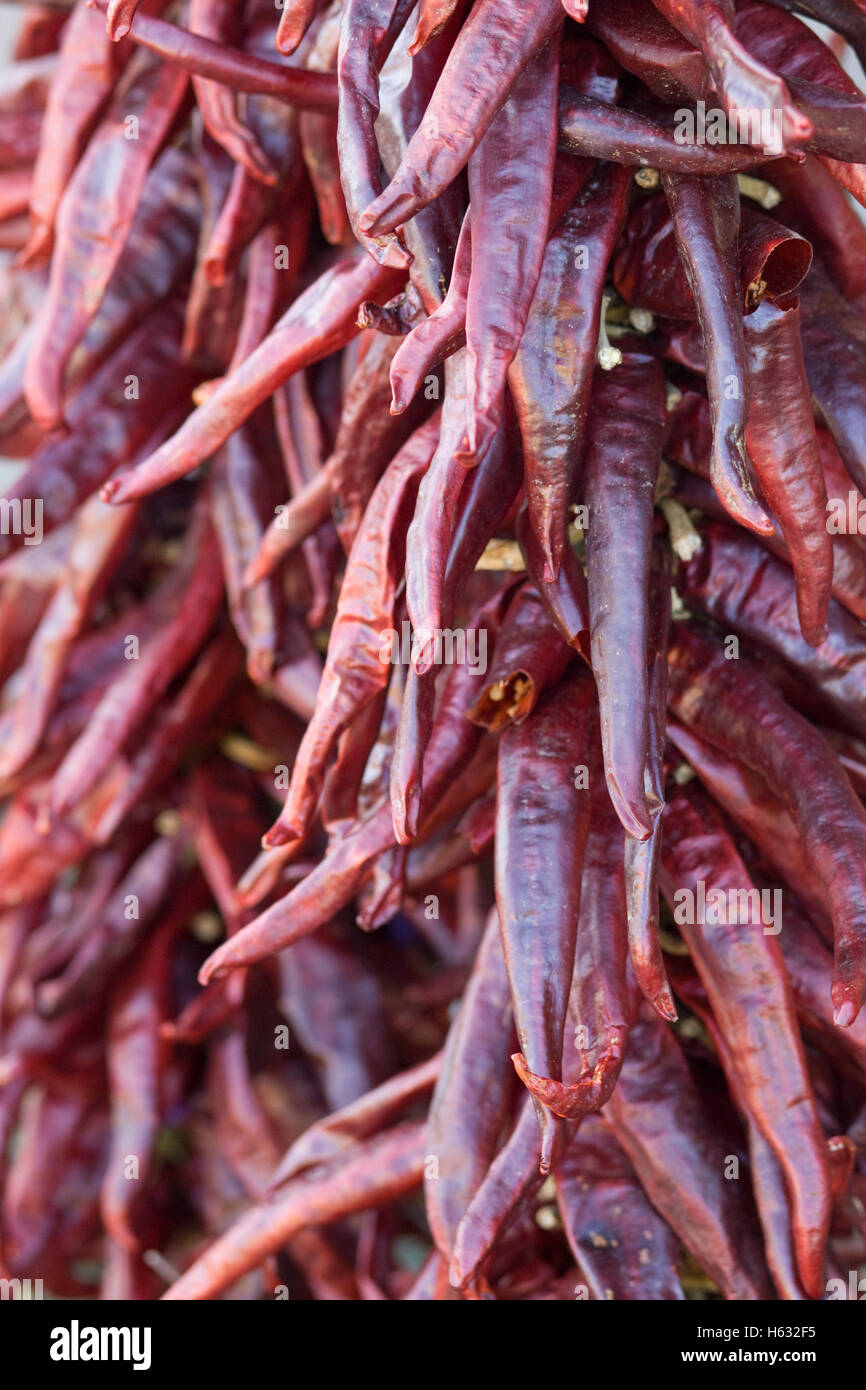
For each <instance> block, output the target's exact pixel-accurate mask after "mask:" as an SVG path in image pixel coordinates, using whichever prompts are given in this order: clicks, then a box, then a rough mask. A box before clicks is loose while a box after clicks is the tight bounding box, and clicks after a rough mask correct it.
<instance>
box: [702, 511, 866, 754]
mask: <svg viewBox="0 0 866 1390" xmlns="http://www.w3.org/2000/svg"><path fill="white" fill-rule="evenodd" d="M701 539H702V542H703V545H702V548H701V551H700V552H699V553H698V554H697V555H696V556H694V557H693V558H692V559H691V560H690V561H688V563H687V564H685V565H683V567H682V569H681V571H680V574H679V576H678V580H677V584H678V587H679V588H680V589H681V592H682V594H683V597H684V598H685V599H686V602H687V603H690V604H691V603H694V604H695V606H696V607H699V608H701V609H702V610H703V612H705V613H707V614H708V615H709V616H710V617H711V618H713V619H714V620H715V621H716V622H717V623H718V624H719V625H720V627H722V628H723V629H725V630H726V631H730V630H734V631H736V632H738V633H739V634H740V635H741V636H742V637H744V638H745V639H746V640H747V641H748V642H749V643H750V644H753V645H754V647H755V648H757V649H760V648H762V647H763V648H765V649H766V650H767V651H770V652H772V653H773V654H774V655H776V656H778V657H780V658H781V659H782V660H783V661H785V662H787V663H788V664H789V665H790V666H791V667H792V668H793V669H794V671H795V672H796V676H797V680H798V681H801V682H803V683H804V685H805V686H806V687H807V688H809V689H810V690H812V691H814V693H815V694H816V695H817V696H819V697H820V699H821V701H822V703H823V704H825V705H826V706H827V708H828V710H831V711H832V713H833V718H834V719H835V720H838V721H839V723H840V725H841V726H842V727H843V728H848V729H849V730H850V731H851V732H852V733H855V734H860V735H861V736H866V640H864V634H863V631H862V625H861V624H860V623H858V621H857V619H856V618H852V617H851V615H850V613H846V611H845V610H844V609H843V608H841V607H839V605H838V604H836V603H835V602H834V603H832V604H831V605H830V607H829V612H828V617H829V622H828V623H827V624H826V625H825V636H824V640H823V641H822V642H821V643H820V645H816V646H814V647H811V648H810V647H808V646H807V644H806V642H805V639H804V638H803V637H802V636H801V635H800V629H799V625H798V606H797V604H796V600H795V595H794V586H793V584H792V582H791V574H790V571H789V570H788V568H787V567H786V566H785V565H783V564H782V562H781V561H780V560H776V559H775V558H774V557H773V556H772V555H769V554H768V553H767V551H766V550H764V549H763V547H762V546H759V545H758V544H757V543H754V542H753V541H752V540H751V538H750V537H748V536H743V535H741V534H739V533H738V532H737V531H735V530H734V529H733V528H732V527H727V526H723V525H721V524H719V523H718V522H711V523H709V525H707V526H706V527H705V528H702V530H701Z"/></svg>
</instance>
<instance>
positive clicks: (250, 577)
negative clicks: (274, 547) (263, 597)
mask: <svg viewBox="0 0 866 1390" xmlns="http://www.w3.org/2000/svg"><path fill="white" fill-rule="evenodd" d="M266 574H267V569H266V568H265V560H264V558H263V556H262V553H261V551H259V553H258V555H254V556H253V558H252V559H251V560H250V562H249V564H248V565H247V567H246V569H245V570H244V572H243V574H242V575H241V588H242V589H254V588H255V587H256V585H257V584H260V583H261V581H262V580H263V579H264V577H265V575H266Z"/></svg>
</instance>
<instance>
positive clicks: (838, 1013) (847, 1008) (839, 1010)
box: [833, 999, 860, 1028]
mask: <svg viewBox="0 0 866 1390" xmlns="http://www.w3.org/2000/svg"><path fill="white" fill-rule="evenodd" d="M859 1012H860V1010H859V1009H858V1007H857V1005H856V1004H855V1003H854V1000H853V999H843V1000H842V1003H841V1004H837V1005H836V1007H835V1009H834V1010H833V1022H834V1023H835V1025H836V1027H837V1028H850V1027H851V1024H852V1023H853V1022H854V1020H855V1018H856V1017H857V1015H858V1013H859Z"/></svg>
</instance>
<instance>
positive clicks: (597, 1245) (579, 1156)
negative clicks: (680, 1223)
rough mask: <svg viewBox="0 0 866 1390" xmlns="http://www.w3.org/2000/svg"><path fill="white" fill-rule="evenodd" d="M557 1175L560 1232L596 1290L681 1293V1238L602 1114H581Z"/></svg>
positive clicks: (663, 1296) (648, 1295)
mask: <svg viewBox="0 0 866 1390" xmlns="http://www.w3.org/2000/svg"><path fill="white" fill-rule="evenodd" d="M555 1177H556V1200H557V1204H558V1206H559V1211H560V1214H561V1216H562V1224H563V1226H564V1227H565V1235H566V1238H567V1240H568V1243H569V1245H570V1246H571V1251H572V1254H573V1255H574V1258H575V1261H576V1263H577V1265H578V1268H579V1271H580V1275H581V1277H582V1278H585V1279H586V1281H587V1284H588V1286H589V1293H590V1294H591V1295H592V1296H593V1298H597V1299H600V1300H601V1299H611V1298H613V1299H617V1298H620V1299H622V1298H624V1299H641V1300H643V1299H652V1300H653V1301H657V1300H665V1301H674V1300H681V1299H684V1298H685V1294H684V1293H683V1289H682V1285H681V1284H680V1281H679V1277H678V1275H677V1264H678V1261H679V1241H678V1240H677V1238H676V1236H675V1235H674V1233H673V1231H672V1230H671V1228H670V1226H668V1224H667V1222H666V1221H663V1220H662V1218H661V1217H660V1216H659V1214H658V1212H657V1211H656V1210H655V1209H654V1207H653V1206H652V1205H651V1204H650V1202H649V1201H648V1200H647V1197H646V1195H645V1193H644V1190H643V1188H642V1187H641V1185H640V1182H639V1181H638V1178H637V1174H636V1173H635V1171H634V1168H633V1167H632V1165H631V1164H630V1163H629V1161H628V1159H627V1158H626V1156H625V1154H624V1152H623V1150H622V1148H621V1147H620V1145H619V1144H618V1143H617V1141H616V1139H615V1137H614V1135H613V1133H612V1131H611V1130H610V1128H609V1126H608V1125H606V1124H605V1122H604V1120H602V1118H601V1117H600V1116H597V1115H588V1116H587V1118H586V1119H585V1120H584V1121H583V1123H582V1124H581V1127H580V1130H579V1132H578V1133H577V1134H576V1135H575V1136H574V1138H573V1139H572V1140H571V1141H570V1143H569V1144H568V1146H567V1148H566V1149H565V1152H564V1153H563V1155H562V1157H561V1158H560V1160H559V1162H558V1163H557V1165H556V1174H555Z"/></svg>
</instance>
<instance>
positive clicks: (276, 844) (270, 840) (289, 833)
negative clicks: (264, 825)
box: [262, 820, 299, 849]
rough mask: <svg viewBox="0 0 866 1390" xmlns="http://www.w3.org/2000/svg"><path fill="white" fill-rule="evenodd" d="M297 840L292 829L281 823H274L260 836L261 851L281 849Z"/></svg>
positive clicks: (297, 837)
mask: <svg viewBox="0 0 866 1390" xmlns="http://www.w3.org/2000/svg"><path fill="white" fill-rule="evenodd" d="M297 839H299V836H298V835H297V834H296V833H295V831H294V827H292V826H288V825H284V824H283V822H282V821H279V820H278V821H276V822H275V823H274V824H273V825H272V826H271V828H270V830H266V831H265V833H264V835H263V836H262V849H281V848H282V846H283V845H288V844H291V842H292V840H297Z"/></svg>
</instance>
